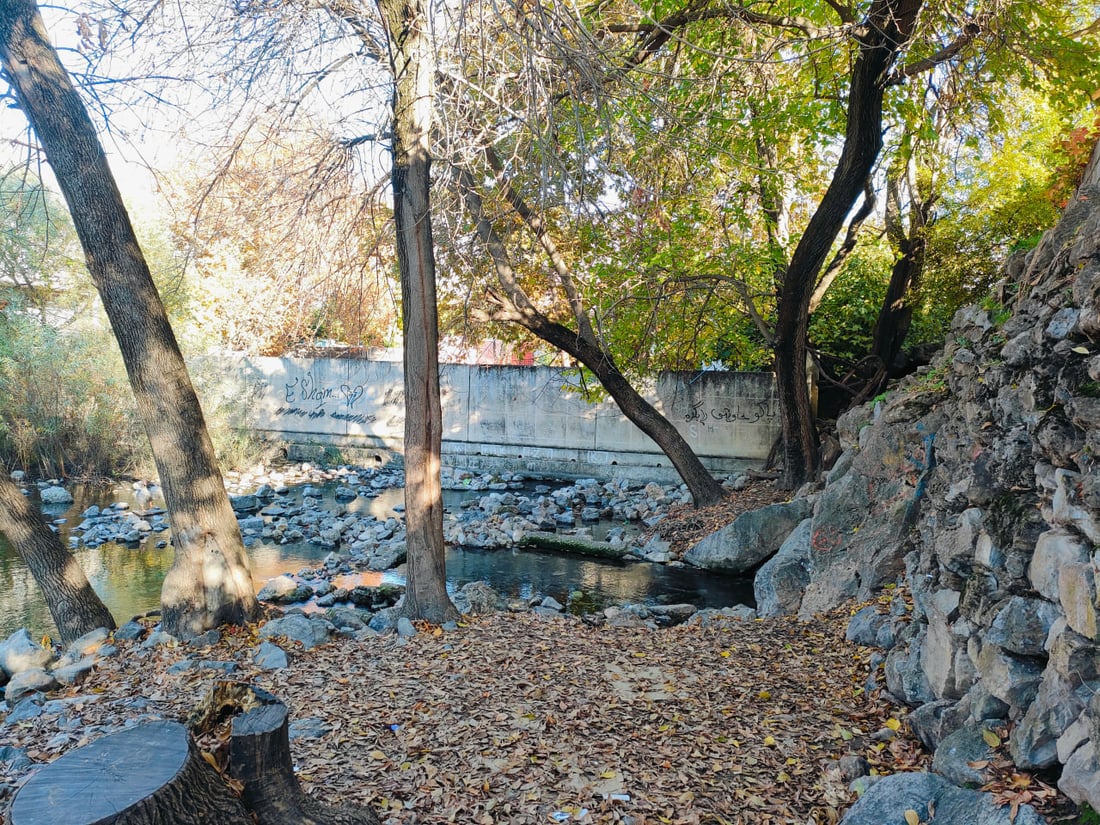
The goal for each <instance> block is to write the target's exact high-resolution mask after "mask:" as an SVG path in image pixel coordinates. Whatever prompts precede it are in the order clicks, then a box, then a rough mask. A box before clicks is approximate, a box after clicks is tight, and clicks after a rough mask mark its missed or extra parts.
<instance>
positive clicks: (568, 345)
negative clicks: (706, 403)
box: [459, 170, 726, 507]
mask: <svg viewBox="0 0 1100 825" xmlns="http://www.w3.org/2000/svg"><path fill="white" fill-rule="evenodd" d="M459 186H460V188H461V190H462V198H463V201H464V202H465V204H466V210H467V211H468V212H469V213H470V216H471V218H473V220H474V222H475V224H476V226H477V233H478V237H479V238H481V240H482V242H483V243H484V244H485V247H486V249H488V250H489V255H490V257H491V258H492V259H493V266H494V268H495V270H496V273H497V279H498V280H499V281H500V285H501V287H502V288H503V289H504V291H505V292H506V293H507V298H505V299H499V300H500V303H501V304H503V305H505V309H504V310H503V312H502V313H501V314H500V316H499V317H498V320H506V321H510V322H512V323H516V324H520V325H521V326H523V327H524V328H526V329H527V330H529V331H530V332H532V333H533V334H535V335H536V336H538V337H539V338H541V339H542V340H543V341H546V343H548V344H550V345H551V346H554V347H556V348H558V349H560V350H561V351H562V352H565V353H568V354H569V355H571V356H573V357H574V358H575V359H577V361H579V362H580V363H582V364H584V366H586V367H588V369H590V370H591V371H592V374H593V375H595V376H596V380H597V381H599V382H600V384H601V385H602V386H603V388H604V389H605V390H607V393H608V395H610V396H611V398H612V400H613V401H614V402H615V403H616V404H617V405H618V407H619V410H620V411H621V412H622V414H623V415H625V416H626V417H627V418H628V419H629V420H630V421H631V422H632V423H633V424H634V426H636V427H637V428H638V429H640V430H641V431H642V432H643V433H645V434H646V435H648V436H649V437H650V438H651V439H653V442H654V443H655V444H656V445H657V446H658V447H660V448H661V451H662V452H663V453H664V454H665V455H666V456H668V460H669V461H671V462H672V466H673V467H675V468H676V472H677V473H679V474H680V478H681V479H683V481H684V483H685V484H686V485H687V486H688V490H690V491H691V496H692V500H693V503H694V505H695V506H696V507H709V506H711V505H712V504H717V503H718V502H719V501H721V500H722V499H723V498H724V497H725V495H726V491H725V489H724V488H723V487H722V485H721V484H720V483H719V482H718V481H717V479H715V478H714V476H712V475H711V474H710V472H709V471H708V470H707V468H706V467H704V466H703V462H701V461H700V460H699V456H697V455H696V454H695V451H694V450H692V449H691V445H690V444H688V443H687V440H686V439H685V438H684V437H683V435H681V434H680V431H679V430H677V429H676V427H675V426H674V425H673V424H672V422H671V421H669V420H668V419H667V418H665V417H664V416H663V415H661V413H660V412H658V411H657V409H656V408H655V407H654V406H653V405H652V404H650V403H649V402H648V401H646V400H645V399H644V398H643V397H642V396H641V394H640V393H639V392H638V391H637V390H635V389H634V387H633V386H631V384H630V382H629V381H627V380H626V376H624V375H623V374H622V372H621V371H620V370H619V368H618V367H617V366H616V364H615V362H614V360H613V359H612V358H611V356H610V354H608V353H607V352H605V351H604V350H603V349H601V348H600V347H599V345H598V344H597V343H596V342H595V340H594V336H591V335H584V334H582V333H579V332H574V331H573V330H571V329H569V328H568V327H566V326H564V325H562V324H559V323H557V322H555V321H551V320H550V319H549V318H547V317H546V316H545V315H543V314H542V313H541V312H539V311H538V310H537V309H536V308H535V307H534V305H533V304H532V303H531V302H530V300H528V298H527V296H526V294H524V292H523V291H522V289H521V288H520V286H519V284H518V282H517V280H516V277H515V273H514V271H513V270H512V265H511V263H509V260H508V254H507V252H506V251H505V249H504V243H503V241H501V239H500V237H499V235H498V234H497V232H496V230H495V229H494V228H493V226H492V224H490V223H489V220H488V219H487V218H486V217H485V214H484V209H483V208H482V201H481V196H480V195H479V194H478V192H477V190H476V188H475V186H474V180H473V176H472V175H471V174H470V173H469V172H467V171H465V170H463V171H460V172H459Z"/></svg>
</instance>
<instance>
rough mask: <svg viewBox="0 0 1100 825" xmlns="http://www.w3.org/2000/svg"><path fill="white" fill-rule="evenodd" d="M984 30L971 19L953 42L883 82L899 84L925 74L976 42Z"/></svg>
mask: <svg viewBox="0 0 1100 825" xmlns="http://www.w3.org/2000/svg"><path fill="white" fill-rule="evenodd" d="M981 32H982V27H981V26H980V25H978V24H977V23H975V22H973V21H970V22H968V23H966V24H965V25H964V26H963V30H962V32H961V33H960V34H959V36H958V37H956V38H955V39H954V40H953V41H952V42H951V43H949V44H947V45H946V46H944V47H943V48H942V49H940V50H939V51H938V52H936V53H935V54H933V55H931V56H929V57H926V58H924V59H923V60H918V61H916V62H915V63H910V64H909V65H908V66H903V67H902V68H900V69H898V70H897V71H895V72H892V73H891V74H890V75H888V76H887V77H886V80H885V81H884V82H883V85H884V86H898V85H900V84H902V83H904V82H905V81H906V80H908V79H909V78H910V77H914V76H916V75H918V74H923V73H924V72H927V71H929V70H931V69H934V68H936V66H939V65H940V64H941V63H946V62H947V61H948V60H950V59H951V58H953V57H955V55H957V54H959V52H961V51H962V50H963V49H965V48H966V47H967V46H969V45H970V44H971V43H973V42H974V38H976V37H977V36H978V35H979V34H981Z"/></svg>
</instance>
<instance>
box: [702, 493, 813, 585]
mask: <svg viewBox="0 0 1100 825" xmlns="http://www.w3.org/2000/svg"><path fill="white" fill-rule="evenodd" d="M809 515H810V503H809V502H808V501H807V500H806V499H795V500H794V501H789V502H785V503H781V504H772V505H769V506H767V507H762V508H760V509H759V510H751V511H749V512H747V513H742V514H741V515H739V516H738V517H737V518H736V519H735V520H734V521H733V523H732V524H730V525H728V526H726V527H723V528H722V529H721V530H719V531H718V532H717V533H713V534H711V535H709V536H707V537H706V538H704V539H703V540H702V541H700V542H699V543H698V544H696V545H695V546H694V547H692V548H691V549H690V550H688V552H687V553H686V554H685V555H684V561H685V562H687V563H688V564H691V565H694V566H695V567H702V568H704V569H707V570H722V571H726V572H731V573H743V572H746V571H748V570H751V569H752V568H754V567H756V566H757V565H758V564H759V563H760V562H762V561H763V560H764V559H766V558H768V557H769V556H771V555H772V554H773V553H775V552H776V551H777V550H778V549H779V546H780V545H781V544H782V543H783V540H784V539H785V538H787V536H789V535H790V534H791V531H792V530H794V528H795V527H796V526H797V525H798V524H799V522H801V521H802V520H803V519H804V518H806V517H807V516H809Z"/></svg>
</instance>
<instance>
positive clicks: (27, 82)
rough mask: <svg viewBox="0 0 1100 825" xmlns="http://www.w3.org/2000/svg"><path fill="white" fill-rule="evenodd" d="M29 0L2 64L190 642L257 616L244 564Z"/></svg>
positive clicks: (175, 629)
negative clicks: (82, 290)
mask: <svg viewBox="0 0 1100 825" xmlns="http://www.w3.org/2000/svg"><path fill="white" fill-rule="evenodd" d="M45 31H46V29H45V25H44V24H43V22H42V18H41V16H40V15H39V14H38V9H37V7H36V5H35V3H34V2H33V0H0V61H2V64H3V68H4V70H5V72H6V74H7V76H8V79H9V80H10V82H11V84H12V87H13V88H14V90H15V96H16V100H17V102H18V103H19V106H20V108H21V109H22V110H23V112H24V113H25V114H26V116H27V118H28V119H29V120H30V122H31V125H32V126H33V128H34V130H35V133H36V134H37V135H38V139H39V140H40V141H41V142H42V145H43V147H44V148H45V151H46V157H47V159H48V160H49V163H50V166H52V167H53V170H54V174H55V175H56V177H57V181H58V184H59V185H60V186H61V190H62V193H63V194H64V195H65V200H66V202H67V203H68V206H69V212H70V213H71V214H72V218H73V223H74V224H75V226H76V231H77V234H78V236H79V237H80V243H81V246H82V247H83V248H84V255H85V259H86V261H87V265H88V271H89V272H90V273H91V276H92V281H93V282H94V283H95V286H96V288H97V289H98V290H99V294H100V297H101V299H102V300H103V306H104V309H105V310H106V311H107V317H108V318H109V319H110V322H111V328H112V329H113V331H114V334H115V338H116V339H117V340H118V345H119V349H120V350H121V352H122V358H123V361H124V362H125V364H126V371H127V373H128V374H129V377H130V384H131V386H132V387H133V391H134V398H135V400H136V402H137V407H138V411H139V413H140V415H141V418H142V421H143V423H144V425H145V431H146V433H147V434H148V436H149V442H150V446H151V447H152V452H153V458H154V460H155V461H156V465H157V470H158V472H159V474H160V480H161V486H162V488H163V491H164V500H165V503H166V504H167V507H168V512H169V517H170V519H171V523H172V529H173V536H174V543H175V551H176V556H175V560H174V562H173V564H172V567H171V569H170V570H169V571H168V575H167V576H166V577H165V580H164V589H163V591H162V594H161V601H162V607H163V626H164V629H165V630H166V631H168V632H169V633H171V634H172V635H174V636H177V637H179V638H184V639H186V638H191V637H193V636H196V635H198V634H199V633H202V632H203V631H204V630H207V629H209V628H211V627H215V626H217V625H220V624H223V623H243V622H245V621H247V620H248V619H250V618H251V617H252V616H253V614H254V613H255V611H256V606H257V603H256V596H255V593H254V591H253V589H252V576H251V573H250V571H249V563H248V556H247V555H246V553H245V551H244V546H243V544H242V542H241V534H240V529H239V528H238V526H237V520H236V517H235V516H234V514H233V509H232V507H231V506H230V504H229V497H228V496H227V495H226V492H225V486H224V484H223V482H222V476H221V471H220V470H219V469H218V465H217V461H216V459H215V457H214V447H213V444H212V443H211V441H210V436H209V434H208V433H207V431H206V424H205V422H204V421H203V415H202V409H201V407H200V406H199V400H198V397H197V396H196V395H195V390H194V388H193V387H192V385H191V379H190V376H189V375H188V373H187V366H186V365H185V364H184V361H183V356H182V355H181V354H180V350H179V345H178V344H177V343H176V337H175V334H174V333H173V332H172V327H171V325H170V324H169V321H168V316H167V314H166V312H165V310H164V305H163V303H162V302H161V300H160V295H159V294H158V292H157V289H156V286H155V285H154V284H153V279H152V277H151V276H150V274H149V267H148V265H147V264H146V262H145V258H144V256H143V255H142V252H141V249H140V248H139V246H138V242H137V237H136V236H135V235H134V230H133V227H132V226H131V224H130V219H129V216H128V215H127V213H126V208H125V206H124V205H123V203H122V196H121V195H120V194H119V192H118V187H117V186H116V185H115V181H114V177H113V176H112V175H111V170H110V167H109V166H108V165H107V159H106V157H105V155H104V154H103V148H102V147H101V146H100V143H99V139H98V138H97V136H96V133H95V128H94V127H93V126H92V122H91V120H90V119H89V117H88V113H87V111H86V110H85V109H84V105H83V103H82V102H81V101H80V97H79V96H78V95H77V93H76V90H75V89H74V88H73V85H72V82H71V81H70V79H69V76H68V74H67V73H66V72H65V69H64V67H63V66H62V65H61V62H60V60H59V59H58V56H57V52H56V51H54V49H53V47H52V46H51V45H50V43H49V41H48V40H47V38H46V35H45Z"/></svg>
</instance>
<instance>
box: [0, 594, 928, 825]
mask: <svg viewBox="0 0 1100 825" xmlns="http://www.w3.org/2000/svg"><path fill="white" fill-rule="evenodd" d="M846 620H847V613H843V614H837V615H835V616H833V617H827V618H823V619H820V620H815V621H811V622H799V621H796V620H794V619H778V620H766V621H738V620H728V621H723V622H721V623H717V624H714V625H712V626H709V627H699V626H680V627H675V628H669V629H663V630H656V631H654V630H646V629H633V628H611V627H593V626H590V625H589V624H587V623H585V622H583V621H581V620H579V619H575V618H570V617H543V616H538V615H534V614H497V615H492V616H485V617H479V618H476V619H471V620H470V621H469V622H468V623H467V624H465V625H464V626H462V627H460V628H459V629H458V630H455V631H450V632H443V631H441V630H439V629H433V628H424V629H423V630H422V632H420V633H419V634H418V635H417V636H415V637H414V638H412V639H409V640H407V641H406V640H400V639H398V638H396V637H393V636H385V637H377V638H372V639H368V640H366V641H363V642H356V641H351V640H335V641H333V642H331V643H329V644H327V645H323V646H321V647H318V648H315V649H313V650H311V651H299V652H298V653H297V654H296V656H295V660H294V662H293V663H292V666H291V668H289V669H287V670H282V671H275V672H259V671H257V670H256V669H255V668H254V667H253V666H252V665H251V652H252V649H253V646H254V644H255V637H254V635H253V631H252V630H241V631H239V632H237V633H236V634H234V635H231V636H228V637H227V638H225V639H224V640H223V641H222V642H221V643H219V644H218V645H217V646H215V647H213V648H210V649H207V650H204V651H201V652H196V651H192V650H189V649H188V648H186V647H172V648H156V649H152V650H139V649H137V648H135V647H125V646H124V650H123V653H122V655H120V656H119V657H117V658H115V659H112V660H110V661H109V662H108V663H106V664H105V665H104V666H102V667H100V669H98V670H97V671H96V672H95V673H94V674H92V676H90V677H89V679H88V680H87V681H86V682H85V683H84V684H83V685H81V686H79V687H77V688H72V689H69V691H68V694H69V695H73V696H78V695H84V696H87V695H92V696H97V697H98V701H86V702H82V703H79V704H76V705H74V706H73V707H72V708H71V709H70V710H69V711H68V712H67V714H65V715H64V716H62V717H59V716H58V715H56V714H49V715H44V716H41V717H39V718H37V719H34V720H31V721H28V722H21V723H16V724H9V725H6V726H4V727H3V728H2V729H0V745H4V744H12V745H18V746H22V747H27V748H29V750H30V752H31V756H32V757H33V758H35V759H37V760H39V761H48V760H50V759H53V758H56V757H57V756H58V755H60V754H61V753H63V752H64V751H66V750H69V749H71V748H72V747H75V746H77V745H79V744H82V743H83V742H84V741H86V740H87V738H88V736H87V733H86V729H87V726H89V725H96V724H118V723H120V722H121V721H123V719H125V718H127V717H134V716H137V715H140V714H142V713H145V714H149V713H152V714H157V715H162V716H165V717H168V718H176V719H181V720H182V719H183V718H184V717H186V715H187V713H188V711H189V710H190V708H191V707H192V705H193V704H194V702H195V701H196V700H197V699H198V698H199V697H201V696H202V695H203V694H204V693H205V692H206V689H207V687H208V685H209V684H210V683H211V682H212V681H213V680H214V679H215V678H217V677H216V674H214V673H213V672H211V671H209V670H189V671H185V672H182V673H170V672H168V667H169V666H170V665H171V664H173V663H175V662H177V661H179V660H180V659H184V658H196V659H197V658H201V659H206V660H232V661H236V662H237V663H238V664H239V665H240V671H239V672H238V674H237V678H244V679H248V680H251V681H253V682H254V683H255V684H258V685H259V686H261V687H264V688H266V689H268V690H270V691H272V692H273V693H275V694H276V695H277V696H279V697H280V698H281V699H282V700H283V701H285V702H286V704H287V705H288V707H289V708H290V712H291V719H292V720H300V719H303V718H305V717H319V718H320V719H321V720H323V722H324V723H325V725H326V726H327V727H328V728H329V732H328V733H327V734H325V735H324V736H322V737H320V738H314V739H296V740H295V741H294V742H293V743H292V750H293V753H294V757H295V759H296V762H297V766H298V770H299V774H298V775H299V778H300V780H301V782H302V784H303V785H304V787H305V788H306V789H307V790H308V791H309V792H310V793H312V794H314V795H316V796H317V797H319V798H321V799H324V800H327V801H351V802H357V803H361V804H364V805H373V806H375V807H376V808H377V809H379V810H380V811H381V812H383V819H385V820H386V821H387V822H389V823H394V825H397V823H402V824H405V823H407V824H409V825H411V823H444V822H457V823H517V825H518V823H545V822H555V821H557V822H588V823H596V822H607V823H613V822H621V823H633V825H652V824H653V823H752V825H767V824H768V823H798V825H805V823H814V822H820V823H825V822H835V821H836V820H837V818H838V813H839V812H841V811H842V810H843V808H844V807H845V806H846V805H847V804H848V803H849V802H850V801H851V800H850V798H849V795H848V793H847V787H846V785H847V783H846V782H845V781H844V780H843V779H842V778H841V776H840V772H839V770H838V769H837V759H838V758H839V757H840V756H843V755H845V754H849V753H854V754H858V755H860V756H862V757H864V758H866V759H867V760H868V761H869V762H870V763H871V765H872V766H873V767H874V768H875V769H877V770H879V771H881V772H884V773H885V772H892V771H894V770H897V769H913V768H914V767H918V766H920V765H921V764H923V760H924V759H925V757H924V756H923V755H922V754H921V753H920V751H919V748H918V746H917V745H916V744H915V742H914V740H912V739H911V738H910V737H908V736H907V735H906V729H905V726H904V725H903V724H899V720H900V719H901V718H902V717H901V715H900V713H901V712H900V710H899V709H898V708H896V707H893V706H891V705H890V704H889V703H887V702H886V701H885V700H884V699H882V698H880V697H879V696H878V695H877V693H876V694H872V695H868V694H866V693H864V692H863V690H862V686H863V685H864V683H865V680H866V677H867V662H866V659H867V656H868V655H869V653H870V652H869V651H867V650H865V649H862V648H858V647H855V646H852V645H850V644H848V643H846V642H844V640H843V632H844V626H845V622H846ZM135 697H143V698H144V700H145V701H144V704H145V708H144V710H142V709H140V708H138V707H135V705H134V702H133V700H134V698H135ZM139 704H140V703H139ZM66 716H67V717H68V718H67V720H66V719H65V717H66ZM63 727H64V728H66V729H64V730H63V729H62V728H63ZM896 728H900V733H898V734H897V735H895V733H894V729H896ZM214 744H215V743H212V742H207V743H205V745H206V746H207V747H210V748H211V749H213V748H214Z"/></svg>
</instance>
